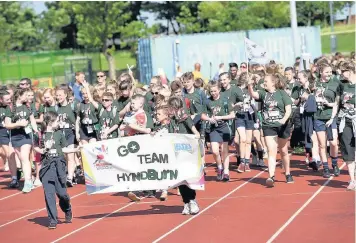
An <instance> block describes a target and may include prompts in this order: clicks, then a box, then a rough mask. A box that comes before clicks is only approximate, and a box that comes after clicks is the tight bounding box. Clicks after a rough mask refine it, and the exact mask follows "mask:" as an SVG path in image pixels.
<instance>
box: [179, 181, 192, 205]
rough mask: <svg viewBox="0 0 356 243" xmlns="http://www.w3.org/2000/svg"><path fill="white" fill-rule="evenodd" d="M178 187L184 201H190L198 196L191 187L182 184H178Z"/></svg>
mask: <svg viewBox="0 0 356 243" xmlns="http://www.w3.org/2000/svg"><path fill="white" fill-rule="evenodd" d="M178 188H179V192H180V195H181V196H182V199H183V202H184V203H189V202H190V200H195V196H196V192H195V190H193V189H190V188H189V187H188V186H186V185H180V186H178Z"/></svg>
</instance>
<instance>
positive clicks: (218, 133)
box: [209, 123, 231, 143]
mask: <svg viewBox="0 0 356 243" xmlns="http://www.w3.org/2000/svg"><path fill="white" fill-rule="evenodd" d="M230 138H231V131H230V127H229V126H228V124H227V123H224V124H222V125H219V126H218V127H212V128H211V132H210V133H209V141H210V142H211V143H214V142H215V143H223V142H229V141H230Z"/></svg>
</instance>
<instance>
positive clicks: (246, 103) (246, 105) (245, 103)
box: [237, 86, 252, 114]
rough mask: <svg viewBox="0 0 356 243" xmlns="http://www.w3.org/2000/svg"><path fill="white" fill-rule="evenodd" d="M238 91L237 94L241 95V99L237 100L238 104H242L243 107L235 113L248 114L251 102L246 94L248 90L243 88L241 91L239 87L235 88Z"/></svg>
mask: <svg viewBox="0 0 356 243" xmlns="http://www.w3.org/2000/svg"><path fill="white" fill-rule="evenodd" d="M237 88H238V90H239V93H240V94H242V97H241V98H242V99H241V98H239V101H238V102H242V103H243V106H242V107H241V108H240V109H238V110H237V113H240V114H242V113H246V112H249V111H250V110H251V109H252V108H251V101H252V98H251V96H250V94H249V93H248V89H247V88H244V89H242V88H241V87H239V86H238V87H237Z"/></svg>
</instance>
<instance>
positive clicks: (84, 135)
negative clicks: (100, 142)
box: [79, 125, 98, 141]
mask: <svg viewBox="0 0 356 243" xmlns="http://www.w3.org/2000/svg"><path fill="white" fill-rule="evenodd" d="M92 127H93V132H92V133H88V128H87V126H85V125H82V126H80V127H79V135H80V140H86V141H89V140H90V139H93V138H95V139H97V138H98V137H97V134H96V131H95V130H94V126H93V125H92Z"/></svg>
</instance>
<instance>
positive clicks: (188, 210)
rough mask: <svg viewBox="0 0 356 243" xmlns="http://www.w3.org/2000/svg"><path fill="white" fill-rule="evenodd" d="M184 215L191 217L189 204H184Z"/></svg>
mask: <svg viewBox="0 0 356 243" xmlns="http://www.w3.org/2000/svg"><path fill="white" fill-rule="evenodd" d="M182 214H183V215H189V214H190V208H189V203H185V204H184V209H183V211H182Z"/></svg>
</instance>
